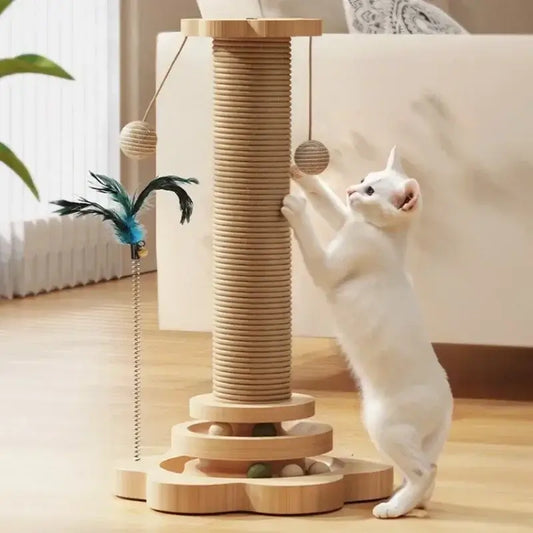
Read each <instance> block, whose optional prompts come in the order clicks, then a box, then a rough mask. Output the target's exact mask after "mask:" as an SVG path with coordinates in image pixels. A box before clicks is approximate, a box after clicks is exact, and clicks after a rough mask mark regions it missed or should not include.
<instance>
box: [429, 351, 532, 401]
mask: <svg viewBox="0 0 533 533" xmlns="http://www.w3.org/2000/svg"><path fill="white" fill-rule="evenodd" d="M435 352H436V353H437V356H438V358H439V361H440V362H441V364H442V366H443V367H444V368H445V369H446V372H447V373H448V378H449V380H450V385H451V387H452V391H453V394H454V396H455V397H456V398H485V399H494V400H515V401H532V400H533V385H532V376H533V348H518V347H509V346H478V345H464V344H435Z"/></svg>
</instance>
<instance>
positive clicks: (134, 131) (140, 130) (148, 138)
mask: <svg viewBox="0 0 533 533" xmlns="http://www.w3.org/2000/svg"><path fill="white" fill-rule="evenodd" d="M156 146H157V134H156V132H155V130H154V129H153V128H152V127H151V126H150V124H148V122H143V121H142V120H135V121H133V122H129V123H128V124H126V125H125V126H124V127H123V128H122V131H121V132H120V149H121V150H122V153H123V154H124V155H125V156H126V157H129V158H130V159H144V158H146V157H149V156H151V155H152V154H154V153H155V150H156Z"/></svg>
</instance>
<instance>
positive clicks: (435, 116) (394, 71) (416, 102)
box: [157, 33, 533, 346]
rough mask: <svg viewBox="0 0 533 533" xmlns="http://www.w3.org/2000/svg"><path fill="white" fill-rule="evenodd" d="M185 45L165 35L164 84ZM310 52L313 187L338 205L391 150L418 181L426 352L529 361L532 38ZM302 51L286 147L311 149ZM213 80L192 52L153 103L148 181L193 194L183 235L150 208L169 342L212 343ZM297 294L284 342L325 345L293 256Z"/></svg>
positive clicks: (393, 43)
mask: <svg viewBox="0 0 533 533" xmlns="http://www.w3.org/2000/svg"><path fill="white" fill-rule="evenodd" d="M179 41H180V36H179V35H178V34H176V33H167V34H162V35H160V36H159V42H158V76H159V78H160V77H161V76H162V75H163V73H164V71H165V70H166V67H167V65H168V63H169V61H170V60H171V58H172V56H173V55H174V53H175V50H176V46H177V44H178V43H179ZM314 43H315V44H314V46H315V53H314V60H315V64H314V73H315V99H314V108H315V126H314V127H315V137H316V138H318V139H320V140H322V141H323V142H325V144H326V145H327V146H328V147H329V148H330V151H331V154H332V163H331V167H330V169H329V170H328V171H327V173H326V174H325V175H324V177H323V179H325V180H326V181H327V182H328V183H329V184H330V185H331V186H332V187H333V188H334V189H335V190H337V191H338V192H339V193H340V194H342V192H343V190H344V188H345V187H346V186H347V185H348V184H350V183H352V182H356V181H359V180H360V179H361V177H362V176H364V175H365V174H366V173H367V172H368V171H370V170H374V169H379V168H381V167H383V165H384V162H385V159H384V158H385V157H386V154H387V153H388V151H389V149H390V147H391V146H392V145H393V144H398V145H399V146H400V149H401V152H402V154H403V155H404V156H405V163H406V164H405V166H406V168H407V169H408V170H409V171H410V172H411V173H412V175H413V176H414V177H416V178H418V179H419V180H420V182H421V185H422V191H423V194H424V200H425V201H424V215H423V218H422V220H421V224H420V227H419V228H418V230H417V231H416V233H415V235H414V238H413V243H412V247H411V253H410V256H409V266H410V271H411V274H412V276H413V278H414V282H415V285H416V290H417V292H418V294H419V297H420V300H421V303H422V306H423V309H424V312H425V317H426V321H427V324H428V327H429V330H430V333H431V337H432V340H433V341H434V342H447V343H465V344H493V345H509V346H533V322H532V317H533V282H532V280H533V239H532V236H533V215H532V213H533V209H532V207H531V204H532V202H533V200H532V199H533V150H532V146H533V107H532V106H531V95H532V94H533V71H532V70H531V68H530V65H531V64H533V37H529V36H521V37H518V36H516V37H510V36H431V37H428V36H393V35H380V36H355V35H348V34H345V35H342V34H339V35H331V34H328V35H324V36H323V37H321V38H316V39H315V40H314ZM306 51H307V49H306V40H305V39H294V42H293V141H294V145H297V144H298V143H299V142H300V141H302V140H304V139H305V128H306V105H307V101H306V89H305V87H306V72H307V70H306V68H307V67H306ZM211 76H212V73H211V43H210V41H209V39H201V38H193V39H190V40H189V43H188V44H187V47H186V49H185V51H184V53H183V55H182V56H181V58H180V60H179V61H178V63H177V65H176V67H175V69H174V70H173V72H172V74H171V75H170V77H169V79H168V81H167V84H166V86H165V88H164V89H163V91H162V92H161V95H160V96H159V100H158V104H157V125H158V134H159V145H158V155H157V172H158V174H165V173H174V174H179V175H183V176H197V177H198V178H199V179H200V181H201V185H200V186H199V187H197V188H196V187H195V188H193V189H192V191H191V193H192V194H193V196H194V199H195V204H196V207H195V212H194V215H193V218H192V222H191V224H190V225H188V226H184V227H182V226H178V224H177V216H178V213H177V208H176V202H175V199H174V198H173V197H172V196H171V195H167V194H160V195H159V196H158V199H157V246H158V282H159V320H160V326H161V328H163V329H179V330H194V331H209V330H210V328H211V285H210V280H211V250H210V244H211V220H210V213H211V188H212V174H213V165H212V155H211V154H212V148H213V142H212V136H211V127H212V117H211V109H212V107H211V89H212V78H211ZM316 223H317V226H318V227H319V228H320V232H321V234H322V235H323V236H324V237H326V236H328V234H329V233H328V230H327V228H326V227H325V225H324V224H323V223H322V222H321V221H320V220H318V219H317V220H316ZM293 293H294V306H293V309H294V334H295V335H303V336H307V335H317V336H330V335H332V334H333V330H332V324H331V323H330V321H329V319H328V313H327V311H325V308H324V307H323V306H324V305H325V304H324V302H323V299H322V297H321V295H320V294H319V293H318V292H317V291H316V290H315V288H314V287H313V286H312V284H311V282H310V280H309V277H308V276H307V273H306V272H305V271H304V269H303V265H302V262H301V259H300V255H299V252H298V251H297V249H296V248H295V252H294V292H293Z"/></svg>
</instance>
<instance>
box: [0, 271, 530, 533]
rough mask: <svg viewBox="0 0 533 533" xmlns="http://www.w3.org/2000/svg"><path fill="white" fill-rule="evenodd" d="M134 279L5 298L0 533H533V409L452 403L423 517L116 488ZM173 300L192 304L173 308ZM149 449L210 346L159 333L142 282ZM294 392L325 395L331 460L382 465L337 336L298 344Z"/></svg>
mask: <svg viewBox="0 0 533 533" xmlns="http://www.w3.org/2000/svg"><path fill="white" fill-rule="evenodd" d="M129 283H130V281H129V280H128V279H126V280H121V281H114V282H109V283H104V284H98V285H94V286H89V287H84V288H76V289H72V290H67V291H62V292H57V293H53V294H49V295H41V296H38V297H35V298H28V299H22V300H15V301H10V302H5V301H3V302H0V424H1V426H0V531H1V532H2V533H19V532H31V533H43V532H54V533H56V532H71V531H72V532H76V533H82V532H83V533H84V532H91V533H99V532H104V533H107V532H112V531H117V532H137V531H146V532H159V531H165V532H166V531H168V532H170V531H172V532H184V531H207V529H210V530H211V531H216V532H233V531H257V532H278V531H289V530H290V531H292V532H296V531H305V532H306V533H314V532H328V531H332V532H335V533H337V532H339V533H340V532H345V531H346V532H348V531H350V532H351V531H361V532H365V533H367V532H368V533H371V532H374V531H388V532H398V531H401V532H413V533H416V532H433V531H435V532H441V531H443V532H456V533H463V532H464V533H467V532H474V531H475V532H480V533H485V532H486V533H492V532H494V533H500V532H501V533H504V532H519V531H520V532H525V531H533V404H526V403H505V402H495V401H471V400H470V401H469V400H458V401H457V402H456V408H455V415H454V418H455V419H454V424H453V428H452V432H451V437H450V440H449V442H448V444H447V446H446V449H445V453H444V455H443V457H442V460H441V463H440V473H439V479H438V484H437V489H436V492H435V496H434V502H433V504H432V506H431V508H430V515H429V517H427V518H406V519H399V520H395V521H388V522H384V521H378V520H376V519H374V518H372V516H371V512H370V509H371V506H372V505H371V504H357V505H348V506H346V507H345V508H344V509H342V510H341V511H338V512H335V513H331V514H326V515H320V516H313V517H293V518H286V517H272V516H256V515H245V514H230V515H224V516H204V517H195V516H176V515H167V514H161V513H157V512H155V511H151V510H149V509H148V508H147V507H146V505H145V504H144V503H141V502H133V501H124V500H120V499H116V498H114V497H113V496H112V493H111V477H112V468H113V463H114V461H116V460H117V459H120V458H122V457H129V456H130V453H131V356H130V353H131V350H130V342H131V340H130V339H131V333H130V330H131V322H130V314H131V313H130V292H129V291H130V285H129ZM176 305H187V302H180V301H179V300H178V301H176ZM143 315H144V320H143V333H144V367H143V386H144V388H143V444H144V447H143V453H146V454H152V453H159V452H162V451H165V450H166V448H167V446H168V443H169V430H170V427H171V426H172V425H173V424H175V423H177V422H182V421H185V420H188V418H189V416H188V409H187V406H188V399H189V397H190V396H192V395H195V394H199V393H203V392H209V391H210V341H209V336H207V335H204V334H183V333H178V332H165V331H159V330H158V325H157V309H156V277H155V275H153V274H150V275H145V276H143ZM294 347H295V356H294V385H293V390H295V391H299V392H305V393H309V394H312V395H314V396H315V397H316V398H317V415H316V418H317V419H321V420H323V421H326V422H328V423H331V424H332V425H333V426H334V428H335V433H334V439H335V452H336V453H337V454H340V455H351V454H355V455H356V456H360V457H366V458H370V459H372V458H373V459H379V456H378V455H377V453H376V452H375V450H374V448H373V447H372V445H371V444H370V442H369V440H368V438H367V436H366V434H365V431H364V429H363V427H362V425H361V422H360V420H359V414H358V409H359V401H358V398H357V394H356V393H355V392H354V389H353V386H352V384H351V383H350V382H349V381H348V380H347V379H346V377H345V373H343V372H342V361H341V359H340V358H339V356H338V355H337V353H336V350H335V347H334V344H333V342H332V341H330V340H319V339H295V342H294Z"/></svg>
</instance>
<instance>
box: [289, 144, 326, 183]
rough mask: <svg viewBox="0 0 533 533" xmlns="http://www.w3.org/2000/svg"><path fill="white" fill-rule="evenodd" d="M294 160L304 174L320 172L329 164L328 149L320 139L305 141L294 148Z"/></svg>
mask: <svg viewBox="0 0 533 533" xmlns="http://www.w3.org/2000/svg"><path fill="white" fill-rule="evenodd" d="M294 162H295V163H296V166H297V167H298V168H299V170H300V171H302V172H303V173H304V174H310V175H317V174H322V172H324V170H326V168H328V165H329V151H328V149H327V148H326V147H325V146H324V145H323V144H322V143H321V142H320V141H313V140H309V141H305V142H304V143H302V144H300V146H298V148H296V152H295V153H294Z"/></svg>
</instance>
